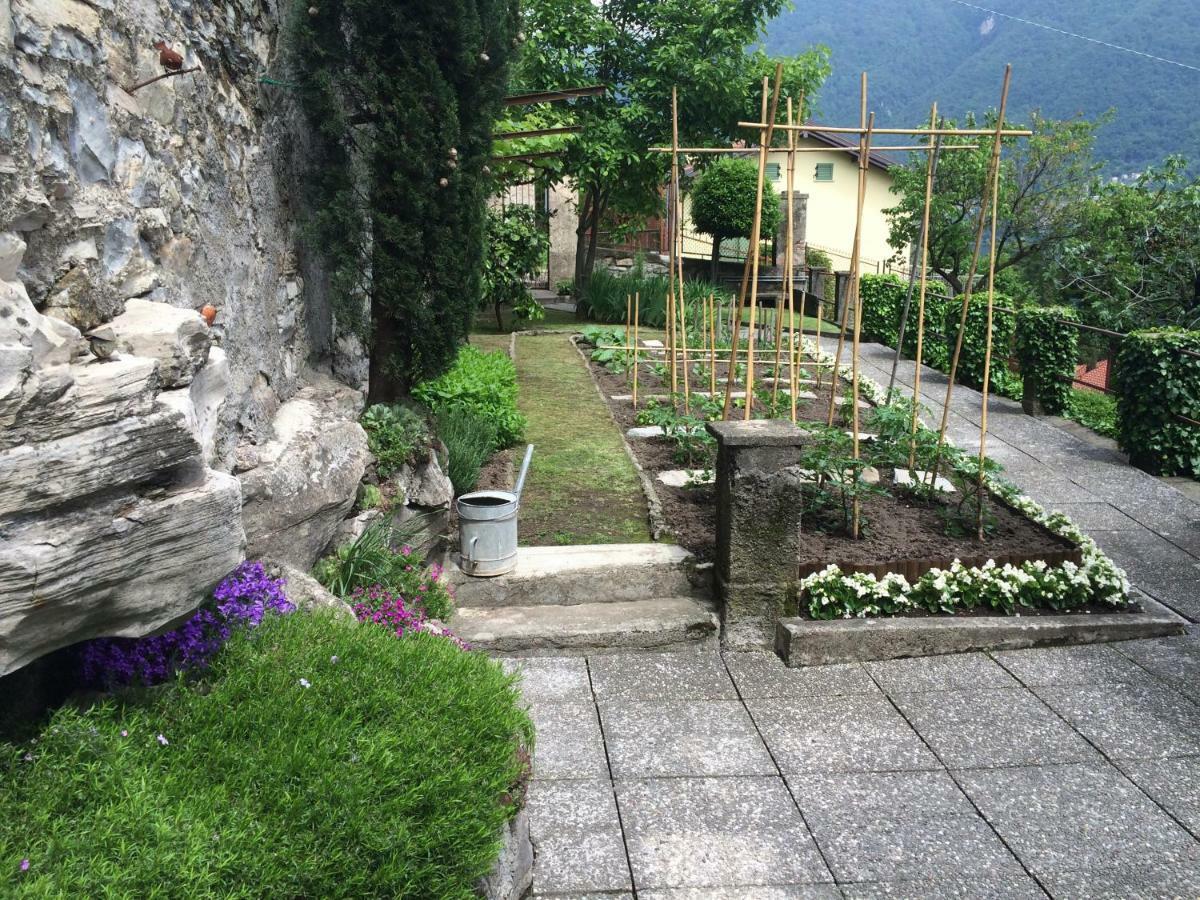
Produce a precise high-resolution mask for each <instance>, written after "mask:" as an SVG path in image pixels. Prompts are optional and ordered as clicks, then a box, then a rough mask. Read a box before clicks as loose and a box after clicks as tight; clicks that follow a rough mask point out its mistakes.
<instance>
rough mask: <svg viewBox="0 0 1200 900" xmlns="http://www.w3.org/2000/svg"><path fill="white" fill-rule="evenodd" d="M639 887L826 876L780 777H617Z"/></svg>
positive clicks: (784, 882) (818, 879)
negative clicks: (619, 778) (642, 778)
mask: <svg viewBox="0 0 1200 900" xmlns="http://www.w3.org/2000/svg"><path fill="white" fill-rule="evenodd" d="M616 789H617V802H618V804H619V806H620V809H621V816H622V821H623V823H624V826H625V838H626V843H627V845H628V847H629V861H630V864H631V867H632V869H633V877H634V880H635V881H636V883H637V885H638V889H639V892H640V891H641V889H642V888H643V887H644V888H646V889H656V888H682V887H691V888H703V887H731V886H738V885H770V884H779V885H787V884H805V883H815V882H832V881H833V877H832V875H830V873H829V870H828V869H827V868H826V866H825V863H824V862H823V861H822V859H821V855H820V853H819V852H818V851H817V847H816V844H815V843H814V842H813V839H812V836H811V835H810V834H809V832H808V829H807V827H805V824H804V820H803V819H802V818H801V816H800V813H799V812H798V811H797V809H796V806H795V804H794V803H793V802H792V798H791V795H790V794H789V793H788V791H787V788H786V787H785V786H784V783H783V779H781V778H779V777H777V776H776V777H766V778H664V779H648V780H630V781H617V782H616Z"/></svg>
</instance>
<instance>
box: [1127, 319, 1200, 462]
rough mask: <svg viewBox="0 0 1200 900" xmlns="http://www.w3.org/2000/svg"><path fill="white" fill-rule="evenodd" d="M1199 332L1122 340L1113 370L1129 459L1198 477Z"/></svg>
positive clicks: (1161, 332) (1160, 332)
mask: <svg viewBox="0 0 1200 900" xmlns="http://www.w3.org/2000/svg"><path fill="white" fill-rule="evenodd" d="M1180 350H1190V351H1193V352H1198V353H1200V331H1184V330H1183V329H1180V328H1157V329H1146V330H1143V331H1134V332H1131V333H1130V334H1128V335H1127V336H1126V337H1125V339H1124V340H1123V341H1122V342H1121V349H1120V351H1119V352H1118V354H1117V365H1116V371H1115V373H1114V375H1115V379H1116V388H1117V428H1118V430H1119V432H1120V443H1121V447H1122V448H1123V449H1124V450H1125V452H1126V453H1128V454H1129V461H1130V462H1131V463H1133V465H1135V466H1137V467H1138V468H1140V469H1145V470H1146V471H1147V472H1151V473H1153V474H1155V475H1190V476H1192V477H1193V478H1194V477H1198V476H1200V426H1196V425H1191V424H1188V423H1187V422H1183V421H1180V419H1178V418H1177V416H1184V417H1186V418H1189V419H1195V420H1200V359H1197V358H1196V357H1194V356H1187V355H1185V354H1183V353H1180V352H1179V351H1180Z"/></svg>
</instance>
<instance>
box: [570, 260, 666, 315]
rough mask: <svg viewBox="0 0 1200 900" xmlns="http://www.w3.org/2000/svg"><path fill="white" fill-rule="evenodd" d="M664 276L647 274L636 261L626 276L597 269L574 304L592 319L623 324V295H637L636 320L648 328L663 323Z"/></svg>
mask: <svg viewBox="0 0 1200 900" xmlns="http://www.w3.org/2000/svg"><path fill="white" fill-rule="evenodd" d="M667 289H668V283H667V276H666V275H647V274H645V273H644V272H643V271H642V269H641V266H640V264H639V265H637V266H635V267H634V268H633V269H632V270H631V271H630V273H629V274H628V275H613V274H612V273H611V272H609V271H607V270H606V269H597V270H596V271H595V272H593V273H592V276H591V278H589V279H588V282H587V284H586V285H585V286H584V289H583V294H582V295H581V296H580V298H579V301H578V305H579V309H580V311H581V312H582V313H583V314H584V315H585V316H586V317H587V318H589V319H591V320H592V321H594V322H612V323H618V322H619V323H621V324H624V323H625V309H626V307H625V298H626V297H632V296H633V295H634V294H635V293H636V294H637V295H638V320H639V322H640V323H641V324H642V325H645V326H647V327H650V328H662V327H663V326H664V325H666V323H667Z"/></svg>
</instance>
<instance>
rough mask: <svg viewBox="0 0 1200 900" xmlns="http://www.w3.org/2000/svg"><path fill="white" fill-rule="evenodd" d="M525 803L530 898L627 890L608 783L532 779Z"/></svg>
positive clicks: (629, 886)
mask: <svg viewBox="0 0 1200 900" xmlns="http://www.w3.org/2000/svg"><path fill="white" fill-rule="evenodd" d="M535 774H536V769H535ZM528 803H529V835H530V838H531V840H532V841H533V849H534V854H535V856H534V863H533V893H534V895H535V896H537V895H539V894H565V893H570V892H572V891H574V892H579V893H583V892H587V891H606V890H607V891H627V890H631V889H632V887H633V885H632V882H631V880H630V877H629V863H628V860H627V859H626V856H625V845H624V843H623V841H622V838H621V826H620V822H619V820H618V818H617V806H616V802H615V800H614V799H613V791H612V783H611V782H610V781H609V780H608V779H607V778H604V779H592V780H587V781H578V780H574V781H540V780H536V779H535V780H534V782H533V783H532V784H531V785H530V787H529V798H528Z"/></svg>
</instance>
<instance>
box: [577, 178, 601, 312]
mask: <svg viewBox="0 0 1200 900" xmlns="http://www.w3.org/2000/svg"><path fill="white" fill-rule="evenodd" d="M595 205H596V193H595V191H593V190H592V189H591V188H588V189H587V190H585V191H584V192H583V202H582V203H580V205H579V206H580V209H579V225H578V226H577V227H576V228H575V298H576V300H577V301H578V299H579V298H580V297H582V296H583V288H584V286H585V285H586V284H587V280H588V277H589V276H590V275H591V274H592V270H591V269H590V268H589V267H588V264H587V251H588V229H589V228H592V223H593V222H594V221H598V219H599V217H598V216H596V215H595V213H594V209H595ZM595 230H596V229H595V228H592V231H593V232H595Z"/></svg>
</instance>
